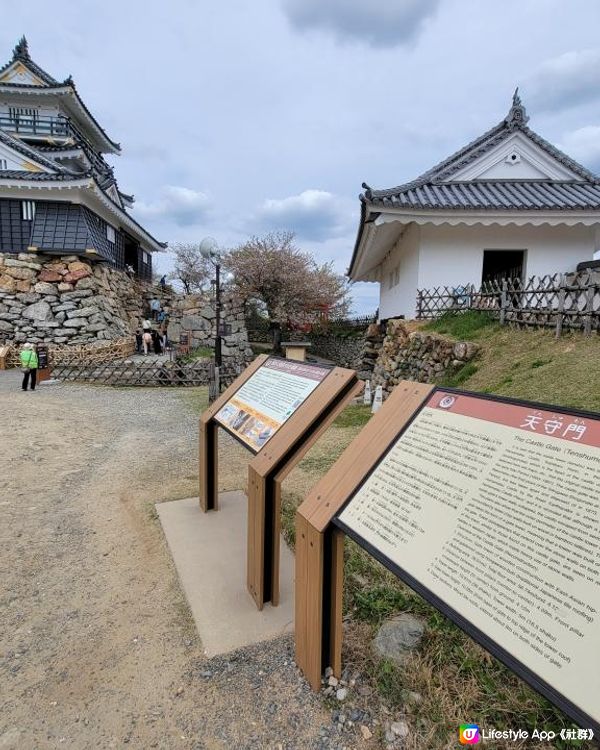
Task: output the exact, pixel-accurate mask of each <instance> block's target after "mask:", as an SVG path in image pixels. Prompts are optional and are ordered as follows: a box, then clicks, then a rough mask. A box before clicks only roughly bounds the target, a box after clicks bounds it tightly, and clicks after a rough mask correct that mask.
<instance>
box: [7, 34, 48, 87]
mask: <svg viewBox="0 0 600 750" xmlns="http://www.w3.org/2000/svg"><path fill="white" fill-rule="evenodd" d="M16 62H22V63H23V65H25V67H26V68H29V70H30V71H31V72H32V73H33V74H34V75H35V76H37V77H38V78H39V79H40V80H42V81H43V82H44V83H46V84H48V85H49V86H60V83H59V82H58V81H57V80H56V78H53V77H52V76H51V75H50V74H49V73H46V71H45V70H43V69H42V68H40V66H39V65H38V64H37V63H35V62H34V61H33V60H32V59H31V57H30V55H29V45H28V44H27V39H26V38H25V37H24V36H22V37H21V38H20V39H19V41H18V42H17V44H16V46H15V48H14V49H13V56H12V58H11V59H10V60H9V61H8V62H7V63H6V65H4V66H3V67H2V68H0V76H2V74H3V73H5V72H6V71H7V70H8V69H9V68H10V66H11V65H13V64H14V63H16Z"/></svg>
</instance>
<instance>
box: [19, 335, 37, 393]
mask: <svg viewBox="0 0 600 750" xmlns="http://www.w3.org/2000/svg"><path fill="white" fill-rule="evenodd" d="M19 359H20V361H21V372H22V373H23V383H22V384H21V388H22V389H23V390H24V391H26V390H27V386H28V385H29V389H30V390H32V391H35V383H36V380H37V371H38V356H37V352H36V350H35V347H34V346H33V344H30V343H29V342H28V343H26V344H23V349H22V351H21V354H20V355H19Z"/></svg>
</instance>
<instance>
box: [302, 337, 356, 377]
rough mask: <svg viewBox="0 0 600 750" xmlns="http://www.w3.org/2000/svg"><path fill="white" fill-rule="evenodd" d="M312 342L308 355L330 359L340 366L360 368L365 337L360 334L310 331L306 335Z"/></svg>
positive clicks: (353, 368)
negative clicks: (343, 334)
mask: <svg viewBox="0 0 600 750" xmlns="http://www.w3.org/2000/svg"><path fill="white" fill-rule="evenodd" d="M305 338H306V339H307V340H308V341H310V343H311V347H310V349H309V350H308V355H309V356H310V355H312V354H314V355H316V356H317V357H323V358H324V359H330V360H331V361H332V362H335V364H336V365H337V366H338V367H349V368H350V369H351V370H358V369H360V365H361V362H362V353H363V348H364V344H365V339H364V336H363V335H362V334H360V335H358V336H331V335H328V334H316V333H310V334H308V336H306V337H305Z"/></svg>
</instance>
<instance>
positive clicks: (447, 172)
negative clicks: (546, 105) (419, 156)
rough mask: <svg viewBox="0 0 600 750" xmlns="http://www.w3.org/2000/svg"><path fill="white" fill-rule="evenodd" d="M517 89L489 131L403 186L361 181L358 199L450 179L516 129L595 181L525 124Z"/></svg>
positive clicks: (395, 193)
mask: <svg viewBox="0 0 600 750" xmlns="http://www.w3.org/2000/svg"><path fill="white" fill-rule="evenodd" d="M518 91H519V90H518V89H517V90H516V91H515V93H514V95H513V103H512V107H511V109H510V112H509V113H508V115H507V116H506V117H505V118H504V120H502V122H500V123H498V125H496V126H495V127H493V128H492V129H491V130H488V131H487V132H486V133H484V134H483V135H480V136H479V138H476V139H475V140H473V141H471V142H470V143H468V144H467V145H466V146H464V147H463V148H461V149H460V150H458V151H456V153H454V154H452V155H451V156H449V157H448V158H447V159H444V160H443V161H441V162H440V163H439V164H436V165H435V166H434V167H432V168H431V169H428V170H427V171H426V172H424V173H423V174H422V175H420V176H419V177H417V178H416V179H415V180H411V181H410V182H407V183H404V184H403V185H398V186H397V187H393V188H388V189H386V190H373V189H372V188H370V187H369V186H368V185H367V184H366V183H363V188H365V192H364V194H363V195H361V199H362V198H364V199H366V200H367V201H377V200H379V199H384V198H391V197H392V196H400V195H401V194H402V193H404V192H406V191H408V190H411V189H413V188H417V187H421V186H424V185H427V184H432V185H435V184H439V183H441V182H445V181H447V180H449V179H451V178H452V176H453V175H454V174H456V173H457V172H459V171H460V170H462V169H464V167H466V166H468V165H469V164H471V163H472V162H474V161H475V160H476V159H479V158H481V157H482V156H483V155H484V154H486V153H488V152H489V151H491V150H492V149H493V148H495V147H496V146H497V145H498V144H499V143H502V141H504V140H505V139H506V138H507V137H508V136H510V135H511V134H512V133H514V132H515V131H520V132H522V133H523V134H524V135H526V136H527V137H528V138H529V139H530V140H532V141H533V142H534V143H535V144H536V145H537V146H539V147H540V148H541V149H542V150H543V151H545V152H546V153H547V154H548V155H549V156H550V157H551V158H552V159H555V160H556V161H558V162H560V163H561V164H562V165H563V166H564V167H566V168H567V169H569V170H571V171H572V172H574V173H575V174H576V175H578V176H579V177H580V178H582V179H584V180H588V181H591V182H593V183H596V182H598V177H596V175H594V174H593V173H592V172H590V171H589V169H586V168H585V167H584V166H583V165H581V164H579V163H578V162H576V161H575V160H574V159H571V157H570V156H567V155H566V154H565V153H563V152H562V151H561V150H560V149H558V148H556V146H553V145H552V144H551V143H549V142H548V141H547V140H546V139H545V138H542V136H541V135H538V134H537V133H535V132H534V131H533V130H531V129H530V128H528V127H527V123H528V122H529V117H528V116H527V112H526V110H525V107H524V106H523V103H522V101H521V98H520V96H519V93H518Z"/></svg>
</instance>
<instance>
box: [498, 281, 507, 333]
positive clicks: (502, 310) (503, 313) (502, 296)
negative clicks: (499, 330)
mask: <svg viewBox="0 0 600 750" xmlns="http://www.w3.org/2000/svg"><path fill="white" fill-rule="evenodd" d="M507 307H508V281H507V280H506V279H502V292H501V293H500V325H501V326H503V325H504V324H505V323H506V308H507Z"/></svg>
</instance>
